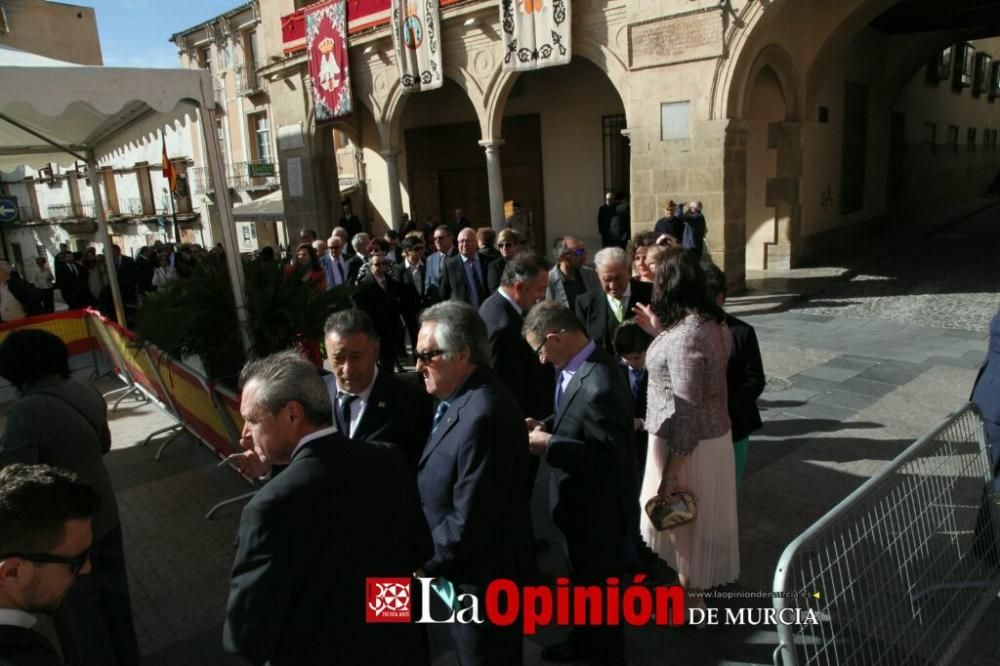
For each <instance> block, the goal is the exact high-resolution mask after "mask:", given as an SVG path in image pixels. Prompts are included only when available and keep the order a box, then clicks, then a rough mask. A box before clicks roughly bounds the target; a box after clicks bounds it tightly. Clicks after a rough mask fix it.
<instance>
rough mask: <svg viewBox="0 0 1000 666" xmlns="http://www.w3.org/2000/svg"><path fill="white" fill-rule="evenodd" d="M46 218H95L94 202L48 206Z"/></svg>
mask: <svg viewBox="0 0 1000 666" xmlns="http://www.w3.org/2000/svg"><path fill="white" fill-rule="evenodd" d="M46 211H47V214H46V216H45V217H46V218H47V219H50V220H69V219H73V218H84V217H90V218H92V217H95V216H96V212H95V210H94V202H93V201H88V202H84V203H79V202H78V203H68V204H49V206H47V207H46Z"/></svg>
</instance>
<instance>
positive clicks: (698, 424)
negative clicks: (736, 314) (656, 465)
mask: <svg viewBox="0 0 1000 666" xmlns="http://www.w3.org/2000/svg"><path fill="white" fill-rule="evenodd" d="M731 345H732V340H731V338H730V334H729V329H728V328H727V327H726V325H725V324H719V323H716V322H715V321H714V320H712V319H708V318H705V317H702V316H699V315H688V316H687V317H685V318H684V319H683V320H681V321H680V322H678V323H676V324H674V325H673V326H671V327H670V328H668V329H667V330H665V331H663V332H662V333H660V334H659V335H658V336H657V337H656V339H655V340H653V344H651V345H650V346H649V350H648V351H647V352H646V369H647V371H648V373H649V387H648V393H647V404H646V430H647V431H648V432H651V433H654V434H656V435H657V436H658V437H661V438H663V439H665V440H666V442H667V447H668V448H669V449H670V450H671V451H674V452H675V453H679V454H680V455H691V453H692V452H693V451H694V448H695V447H696V446H697V445H698V442H700V441H701V440H704V439H713V438H715V437H721V436H722V435H724V434H726V433H727V432H729V430H730V427H731V426H730V422H729V411H728V394H727V391H726V366H727V365H728V363H729V349H730V346H731Z"/></svg>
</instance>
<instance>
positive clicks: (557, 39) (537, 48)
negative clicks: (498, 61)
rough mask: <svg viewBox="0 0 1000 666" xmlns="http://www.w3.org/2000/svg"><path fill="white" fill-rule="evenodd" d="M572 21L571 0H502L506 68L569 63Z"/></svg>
mask: <svg viewBox="0 0 1000 666" xmlns="http://www.w3.org/2000/svg"><path fill="white" fill-rule="evenodd" d="M570 23H571V21H570V15H569V0H500V25H501V27H502V28H503V46H504V56H503V68H504V69H505V70H508V71H524V70H529V69H541V68H542V67H551V66H553V65H565V64H566V63H568V62H569V60H570V58H571V57H572V49H571V48H570Z"/></svg>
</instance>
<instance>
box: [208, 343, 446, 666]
mask: <svg viewBox="0 0 1000 666" xmlns="http://www.w3.org/2000/svg"><path fill="white" fill-rule="evenodd" d="M240 384H241V386H242V390H243V394H242V400H241V403H240V413H241V414H242V416H243V419H244V421H245V425H244V427H243V436H242V440H241V444H242V445H243V446H244V448H247V449H252V450H253V453H254V454H255V456H256V457H257V458H258V459H259V460H261V461H264V462H268V463H271V464H275V465H287V467H286V468H285V469H284V470H282V471H281V473H280V474H277V475H276V476H275V477H274V478H273V479H271V481H269V482H268V483H267V484H266V485H265V486H264V487H263V488H262V489H261V490H260V491H259V492H258V493H257V494H256V496H254V498H253V499H252V500H251V501H250V503H249V504H248V505H247V506H246V508H245V509H244V510H243V516H242V518H241V519H240V530H239V544H238V546H237V551H236V559H235V562H234V563H233V572H232V579H231V581H230V586H229V600H228V602H227V604H226V618H225V627H224V630H223V646H224V647H225V649H226V650H227V651H228V652H232V653H236V654H239V655H240V656H242V657H243V658H244V659H247V660H248V661H249V662H250V663H252V664H263V663H265V662H267V663H270V664H273V665H274V666H280V665H281V664H296V665H297V664H345V665H353V664H369V663H370V664H427V663H428V655H427V652H426V649H425V641H424V640H423V636H422V635H421V627H420V625H418V624H411V623H394V624H381V623H379V624H367V623H366V622H365V608H366V606H367V600H366V596H365V590H366V577H369V576H386V577H409V576H410V574H411V573H412V572H413V570H414V568H415V567H416V566H418V565H419V563H420V562H422V561H424V559H425V558H426V553H427V552H428V551H429V548H428V542H427V531H426V524H424V522H423V516H422V515H421V514H420V510H419V498H418V497H417V492H416V489H415V487H414V484H413V478H412V472H411V471H410V470H409V469H408V468H407V465H406V460H405V459H404V457H403V455H402V454H401V453H400V452H399V450H398V449H396V448H395V447H394V446H392V445H391V444H379V445H375V444H371V443H366V442H358V441H353V440H349V439H347V438H346V437H345V436H344V435H343V434H341V433H339V432H337V430H336V428H335V427H333V426H331V419H330V415H331V405H330V398H329V395H328V394H327V390H326V385H325V384H324V383H323V380H322V379H321V378H320V376H319V375H318V374H317V373H316V368H315V367H314V366H313V365H312V364H311V363H309V362H308V361H306V360H304V359H303V358H301V357H300V356H299V355H298V353H297V352H294V351H286V352H280V353H278V354H274V355H272V356H269V357H267V358H264V359H260V360H257V361H252V362H251V363H248V364H247V365H246V366H245V367H244V368H243V372H242V374H241V376H240Z"/></svg>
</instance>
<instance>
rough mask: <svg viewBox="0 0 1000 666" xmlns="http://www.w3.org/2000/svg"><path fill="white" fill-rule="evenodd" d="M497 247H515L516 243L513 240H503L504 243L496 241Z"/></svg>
mask: <svg viewBox="0 0 1000 666" xmlns="http://www.w3.org/2000/svg"><path fill="white" fill-rule="evenodd" d="M497 247H499V248H501V249H502V248H505V247H517V243H515V242H514V241H508V242H504V243H497Z"/></svg>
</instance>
